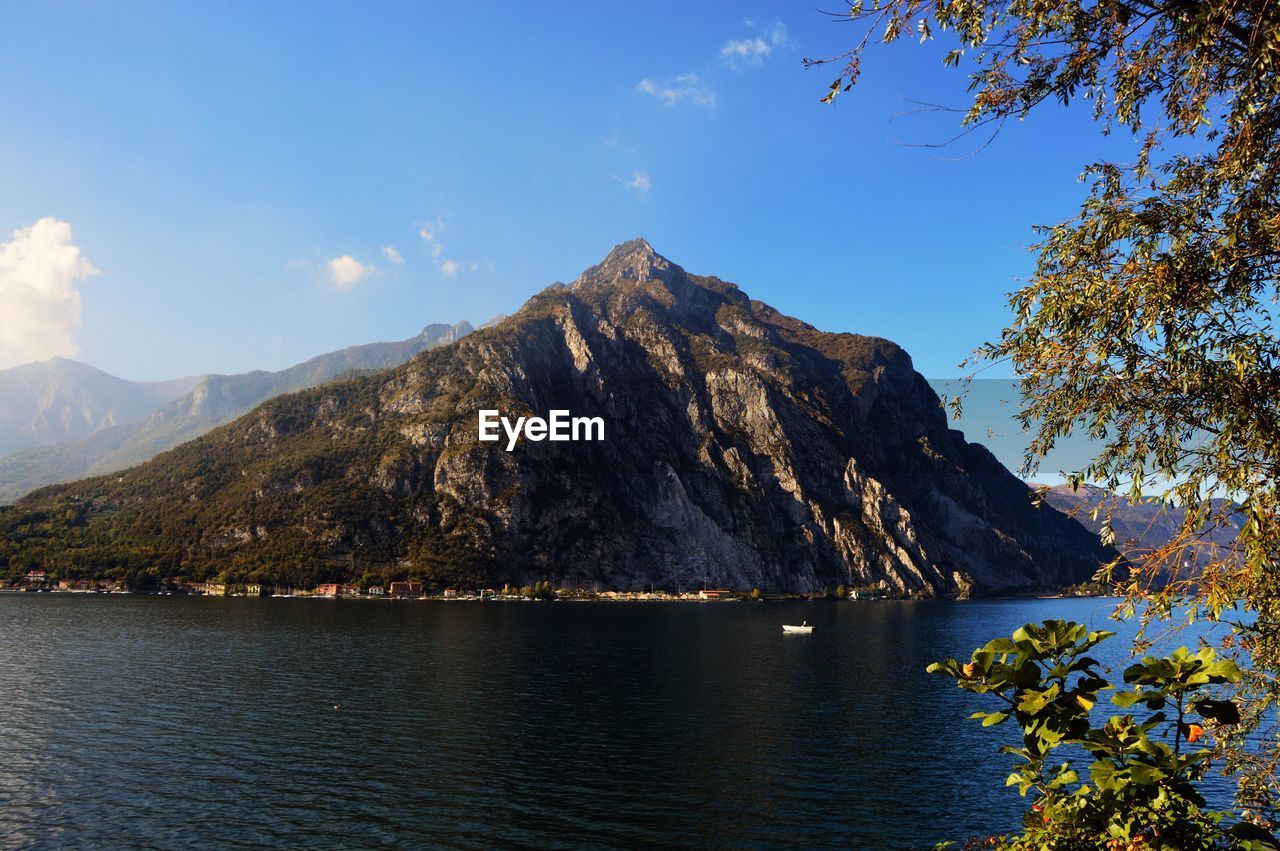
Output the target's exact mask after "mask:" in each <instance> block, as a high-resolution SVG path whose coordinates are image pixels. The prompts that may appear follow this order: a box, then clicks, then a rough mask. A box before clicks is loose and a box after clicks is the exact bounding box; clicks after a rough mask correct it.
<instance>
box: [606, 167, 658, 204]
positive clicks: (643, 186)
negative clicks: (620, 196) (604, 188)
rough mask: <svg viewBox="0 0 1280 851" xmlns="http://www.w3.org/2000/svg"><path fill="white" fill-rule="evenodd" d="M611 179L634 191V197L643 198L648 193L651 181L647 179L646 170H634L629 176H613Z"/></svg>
mask: <svg viewBox="0 0 1280 851" xmlns="http://www.w3.org/2000/svg"><path fill="white" fill-rule="evenodd" d="M613 179H614V180H616V181H618V182H619V183H621V184H622V185H623V187H624V188H626V189H630V190H632V191H633V192H635V193H636V197H637V198H640V199H644V198H646V197H648V195H649V187H650V186H652V183H650V181H649V173H648V172H646V171H636V172H634V173H633V174H632V175H631V177H630V178H625V177H618V176H617V175H614V176H613Z"/></svg>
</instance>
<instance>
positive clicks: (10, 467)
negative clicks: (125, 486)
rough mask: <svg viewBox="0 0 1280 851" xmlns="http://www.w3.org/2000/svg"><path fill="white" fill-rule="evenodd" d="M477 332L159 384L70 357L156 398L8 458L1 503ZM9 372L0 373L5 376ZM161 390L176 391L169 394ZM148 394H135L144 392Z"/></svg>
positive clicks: (437, 330) (446, 329)
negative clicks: (127, 377) (277, 398)
mask: <svg viewBox="0 0 1280 851" xmlns="http://www.w3.org/2000/svg"><path fill="white" fill-rule="evenodd" d="M471 330H472V329H471V325H470V324H469V323H467V322H459V323H458V324H457V325H440V324H437V325H428V326H427V327H426V328H424V329H422V333H420V334H418V335H417V336H416V337H411V338H409V339H408V340H400V341H397V342H393V343H370V344H368V345H363V346H351V347H349V348H345V349H341V350H339V351H336V352H330V353H328V354H323V355H320V356H318V357H314V358H312V359H310V360H308V361H304V362H302V363H300V364H297V365H296V366H292V367H290V368H288V369H284V370H280V371H278V372H263V371H260V370H259V371H255V372H248V373H244V374H242V375H210V376H205V377H202V378H195V379H181V380H180V381H171V382H164V383H162V384H158V385H145V384H139V385H130V382H122V381H120V379H112V378H111V376H108V375H106V373H100V372H98V370H95V369H93V368H92V367H86V366H84V365H83V364H74V363H73V362H71V361H64V362H63V363H65V364H72V365H74V366H75V367H77V368H79V369H80V370H88V371H90V372H92V373H94V374H96V375H100V376H103V377H105V378H107V379H111V380H112V381H115V382H118V383H120V384H124V385H130V386H133V387H139V388H144V389H150V388H153V387H154V388H156V389H151V390H150V392H151V393H152V395H153V396H154V397H155V398H149V397H148V398H142V397H140V398H139V399H138V401H137V404H136V405H135V406H134V407H132V408H129V409H128V412H129V414H130V416H129V417H127V418H126V417H124V416H123V415H120V416H116V417H115V418H114V419H111V420H107V419H103V420H102V421H101V424H100V425H99V426H98V428H97V429H88V428H85V429H81V432H80V433H78V434H75V435H74V437H78V438H79V439H78V440H75V439H71V440H68V442H65V443H54V444H53V445H49V446H41V447H40V448H37V449H30V450H27V451H25V452H18V453H15V454H12V455H8V456H6V457H3V458H0V504H4V503H9V502H13V501H14V500H16V499H18V498H19V497H21V496H22V495H23V494H25V493H27V492H29V491H32V490H34V489H36V488H39V487H43V486H44V485H47V484H51V483H54V482H65V481H71V480H73V479H78V478H83V477H84V476H89V475H97V474H105V473H113V472H115V471H117V470H122V469H124V468H125V467H129V466H132V465H134V464H140V463H142V462H143V461H146V460H148V459H150V458H152V457H153V456H155V455H156V454H158V453H160V452H163V451H165V450H166V449H172V448H173V447H175V446H177V445H178V444H180V443H184V442H186V441H188V440H191V439H192V438H195V437H198V436H200V435H201V434H204V433H205V432H207V431H209V430H210V429H212V428H214V427H215V426H217V425H220V424H222V423H224V422H228V421H230V420H233V419H235V418H236V417H238V416H240V415H241V414H244V413H247V412H248V411H250V410H252V409H253V408H254V407H255V406H257V405H258V404H259V403H261V402H263V401H265V400H266V399H270V398H271V397H273V396H279V395H280V394H282V393H291V392H294V391H296V390H303V389H306V388H308V387H315V386H316V385H318V384H322V383H323V382H325V381H330V380H332V379H334V378H336V377H338V376H340V375H344V374H346V373H353V372H358V371H361V370H379V369H385V368H387V367H390V366H395V365H397V364H401V363H404V362H405V361H406V360H408V359H409V358H411V357H413V356H414V355H416V354H417V353H418V352H421V351H423V350H424V349H428V348H431V347H432V346H441V345H445V344H447V343H452V342H453V341H455V340H458V339H460V338H461V337H463V336H465V335H466V334H468V333H470V332H471ZM50 363H53V362H52V361H51V362H50ZM33 366H42V365H41V364H35V365H33ZM11 371H12V370H11ZM3 378H4V376H3V374H0V380H3ZM160 388H163V390H164V391H166V392H167V394H168V395H165V394H164V393H161V392H160ZM172 391H176V392H172ZM140 393H141V391H138V392H136V393H135V394H134V395H135V396H140ZM161 396H163V398H161ZM7 398H11V397H10V396H9V394H6V393H4V391H3V390H2V389H0V399H7ZM64 439H66V438H64ZM48 442H52V441H48Z"/></svg>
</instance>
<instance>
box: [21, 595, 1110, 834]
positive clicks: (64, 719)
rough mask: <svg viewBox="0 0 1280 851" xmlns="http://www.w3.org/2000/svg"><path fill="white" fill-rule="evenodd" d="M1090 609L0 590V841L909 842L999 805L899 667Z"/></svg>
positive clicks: (985, 753)
mask: <svg viewBox="0 0 1280 851" xmlns="http://www.w3.org/2000/svg"><path fill="white" fill-rule="evenodd" d="M1110 611H1111V603H1110V602H1108V601H1102V600H1029V601H1028V600H1022V601H1001V602H967V603H950V602H928V603H908V602H880V603H866V602H813V603H764V604H755V603H719V604H697V603H687V604H681V603H665V604H664V603H594V604H590V603H568V602H557V603H536V604H535V603H492V602H491V603H433V602H423V601H398V602H389V601H388V602H356V601H321V600H301V599H275V600H250V599H210V598H191V599H187V598H156V597H131V596H111V597H105V596H91V595H83V596H81V595H47V594H41V595H35V594H6V595H0V647H3V653H2V654H0V844H3V845H5V846H55V845H56V846H67V845H70V846H78V847H84V846H99V847H121V846H150V847H175V846H196V845H199V846H208V845H220V846H225V845H236V846H247V847H260V846H290V847H297V846H302V845H306V846H311V847H316V846H327V847H333V846H344V847H348V846H363V847H369V846H403V845H439V846H451V847H488V846H492V845H495V844H501V845H504V846H526V847H567V846H598V847H599V846H609V847H613V846H628V847H635V846H642V845H648V846H653V845H656V846H666V847H671V846H730V847H743V846H750V847H763V846H775V847H776V846H806V847H818V846H827V847H843V848H886V849H889V848H904V849H906V848H910V849H916V848H927V847H930V846H931V845H932V843H933V842H934V841H937V840H940V839H960V840H963V839H964V838H966V837H968V836H972V835H975V834H984V833H991V832H994V831H999V830H1008V829H1013V828H1014V827H1015V826H1016V824H1017V821H1018V818H1019V814H1020V812H1021V807H1020V806H1019V803H1020V801H1019V799H1018V797H1017V795H1016V794H1015V793H1010V792H1008V791H1006V790H1004V789H1003V781H1004V777H1005V776H1006V775H1007V774H1008V772H1009V763H1008V761H1007V760H1008V758H1007V757H1003V756H1000V755H998V754H997V753H996V749H997V747H998V745H999V744H1000V743H1001V741H1002V736H1003V735H1004V734H1002V733H1001V732H997V731H992V730H982V729H980V728H979V727H978V726H977V725H976V723H975V722H970V721H967V720H965V719H966V715H967V714H968V713H969V712H970V711H972V710H973V709H975V708H979V707H981V706H983V705H984V704H982V703H981V702H980V701H979V699H978V698H976V697H974V696H971V695H967V694H965V693H963V692H960V691H959V690H958V689H955V688H954V687H953V686H952V685H950V684H949V683H948V682H946V681H945V680H942V679H941V678H937V677H931V676H928V675H926V674H925V673H924V667H925V665H926V664H927V663H928V662H930V661H932V660H935V659H939V658H943V657H946V656H960V655H966V654H967V653H968V652H969V651H970V650H971V649H972V648H973V647H975V646H977V645H978V644H981V643H983V642H985V641H986V640H987V639H989V638H992V637H994V636H997V635H1004V634H1008V633H1009V632H1011V631H1012V630H1013V629H1014V628H1016V627H1017V626H1019V625H1021V624H1022V623H1024V622H1026V621H1029V620H1041V619H1044V618H1049V617H1056V618H1070V619H1074V620H1079V621H1084V622H1088V623H1090V624H1092V625H1094V626H1095V627H1097V628H1106V627H1107V626H1108V625H1107V615H1108V613H1109V612H1110ZM801 619H808V620H809V621H810V622H811V623H814V624H817V627H818V629H817V631H816V632H815V633H814V634H812V635H791V636H785V635H783V634H782V631H781V628H780V625H781V624H782V623H797V622H799V621H800V620H801ZM1112 628H1113V627H1112ZM1123 632H1124V631H1123V630H1122V636H1123ZM1112 644H1113V645H1114V647H1112V648H1108V649H1109V650H1111V651H1112V653H1111V656H1112V658H1115V659H1116V660H1117V661H1118V660H1119V658H1120V654H1121V653H1122V651H1123V647H1122V645H1121V644H1120V642H1119V639H1116V640H1113V642H1112ZM1101 655H1104V656H1105V655H1106V654H1101ZM339 703H340V704H341V706H342V708H341V710H340V711H335V710H334V708H333V707H334V704H339ZM1000 729H1001V730H1003V729H1004V728H1000ZM1010 732H1011V731H1010Z"/></svg>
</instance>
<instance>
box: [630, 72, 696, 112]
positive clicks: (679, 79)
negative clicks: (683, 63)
mask: <svg viewBox="0 0 1280 851" xmlns="http://www.w3.org/2000/svg"><path fill="white" fill-rule="evenodd" d="M636 91H637V92H640V93H641V94H646V95H652V96H653V97H656V98H657V99H658V100H660V101H662V102H663V103H664V104H666V105H667V106H675V105H676V104H679V103H685V102H688V103H691V104H694V105H695V106H704V107H706V108H707V109H714V108H715V105H716V93H715V90H714V89H712V88H710V87H709V86H708V85H707V84H706V83H704V82H703V80H702V78H701V77H699V76H698V75H697V74H696V73H694V72H693V71H690V72H689V73H688V74H680V75H677V76H675V77H671V78H669V79H667V80H665V81H663V82H661V83H659V82H655V81H653V80H651V79H649V78H648V77H645V78H644V79H643V80H641V81H640V82H639V83H637V84H636Z"/></svg>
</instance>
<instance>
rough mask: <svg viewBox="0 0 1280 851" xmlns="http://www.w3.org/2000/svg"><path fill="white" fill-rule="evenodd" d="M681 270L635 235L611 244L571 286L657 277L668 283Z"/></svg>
mask: <svg viewBox="0 0 1280 851" xmlns="http://www.w3.org/2000/svg"><path fill="white" fill-rule="evenodd" d="M683 274H684V269H682V268H680V267H679V266H677V265H676V264H674V263H672V262H671V261H670V260H668V259H667V258H665V257H663V256H662V255H661V254H659V253H658V252H657V251H654V249H653V246H652V245H650V244H649V242H648V240H646V239H643V238H637V239H632V240H628V241H627V242H624V243H622V244H620V245H616V246H614V248H613V250H611V251H610V252H609V253H608V254H607V255H605V258H604V260H601V261H600V262H599V263H598V264H597V265H595V266H592V267H591V268H590V269H587V270H586V271H585V272H583V273H582V274H581V275H580V276H578V279H577V280H576V281H574V282H573V287H574V288H575V289H576V288H579V287H583V286H591V285H601V284H611V283H617V282H621V281H635V282H637V283H644V282H646V281H653V280H658V281H662V282H664V283H670V282H671V280H672V279H673V278H675V277H676V276H677V275H683Z"/></svg>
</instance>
